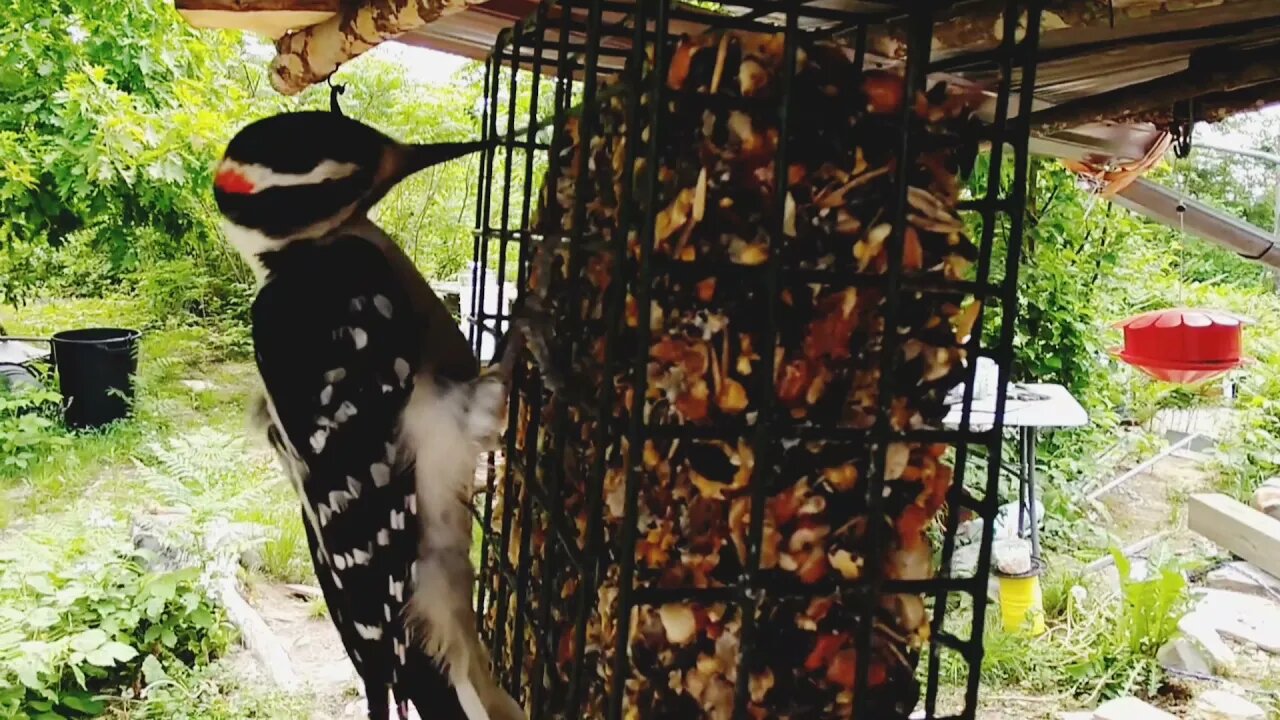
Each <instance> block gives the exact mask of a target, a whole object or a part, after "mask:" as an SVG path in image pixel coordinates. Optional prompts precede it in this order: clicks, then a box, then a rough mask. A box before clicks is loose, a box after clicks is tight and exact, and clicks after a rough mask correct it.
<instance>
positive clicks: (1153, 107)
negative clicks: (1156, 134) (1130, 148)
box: [1031, 51, 1280, 133]
mask: <svg viewBox="0 0 1280 720" xmlns="http://www.w3.org/2000/svg"><path fill="white" fill-rule="evenodd" d="M1277 78H1280V53H1276V52H1274V51H1272V52H1269V53H1267V54H1265V55H1260V56H1256V57H1254V58H1252V59H1245V58H1241V59H1240V61H1239V62H1238V63H1229V62H1222V63H1218V62H1215V63H1214V64H1213V67H1210V68H1204V69H1197V68H1195V67H1192V68H1190V69H1187V70H1184V71H1183V72H1180V73H1176V74H1173V75H1166V76H1164V77H1161V78H1157V79H1155V80H1151V81H1149V82H1144V83H1137V84H1134V85H1126V86H1124V87H1121V88H1117V89H1115V90H1111V91H1108V92H1104V93H1099V94H1097V95H1091V96H1088V97H1084V98H1081V99H1079V100H1074V101H1072V102H1067V103H1063V104H1061V105H1056V106H1054V107H1051V108H1048V109H1045V110H1041V111H1039V112H1035V113H1032V115H1031V127H1032V128H1033V129H1034V130H1035V131H1037V132H1040V133H1052V132H1055V131H1058V130H1066V129H1068V128H1071V127H1075V126H1078V125H1088V124H1091V123H1098V122H1102V121H1104V120H1110V121H1116V122H1123V121H1125V120H1126V119H1128V118H1130V117H1136V116H1141V115H1143V114H1149V113H1153V112H1168V111H1169V109H1170V108H1172V107H1173V106H1174V105H1175V104H1177V103H1179V102H1182V101H1184V100H1187V99H1190V98H1196V97H1200V96H1202V95H1210V94H1214V93H1234V92H1242V91H1247V90H1248V89H1249V88H1252V87H1254V86H1257V85H1264V84H1268V85H1269V84H1272V83H1274V82H1275V81H1276V79H1277Z"/></svg>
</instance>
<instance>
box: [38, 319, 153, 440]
mask: <svg viewBox="0 0 1280 720" xmlns="http://www.w3.org/2000/svg"><path fill="white" fill-rule="evenodd" d="M141 336H142V333H140V332H138V331H137V330H127V329H123V328H84V329H81V330H67V331H64V332H60V333H57V334H55V335H54V336H53V364H54V367H56V368H57V369H58V386H59V388H60V389H61V391H62V398H63V400H62V402H63V408H64V409H63V418H64V419H65V421H66V423H67V426H68V427H71V428H76V429H86V428H97V427H102V426H103V425H106V424H108V423H111V422H114V421H116V420H119V419H121V418H124V417H127V416H128V415H129V412H130V409H131V407H132V405H133V390H134V388H133V376H134V374H135V373H136V372H137V371H138V338H140V337H141Z"/></svg>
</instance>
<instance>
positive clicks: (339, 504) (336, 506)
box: [329, 490, 351, 513]
mask: <svg viewBox="0 0 1280 720" xmlns="http://www.w3.org/2000/svg"><path fill="white" fill-rule="evenodd" d="M350 497H351V496H349V495H347V493H346V492H345V491H343V490H333V491H331V492H330V493H329V504H330V505H332V506H333V511H334V512H335V513H339V512H342V511H343V510H346V509H347V500H349V499H350Z"/></svg>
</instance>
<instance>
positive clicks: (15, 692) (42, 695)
mask: <svg viewBox="0 0 1280 720" xmlns="http://www.w3.org/2000/svg"><path fill="white" fill-rule="evenodd" d="M95 535H96V537H93V538H90V537H87V536H81V537H74V538H68V537H66V536H65V535H61V536H60V535H58V534H51V535H49V536H48V537H44V538H40V539H35V538H31V540H32V541H31V542H29V543H27V544H26V545H25V546H24V547H23V548H22V549H21V550H17V549H13V550H6V551H4V552H3V553H2V554H0V600H3V603H2V604H0V715H3V716H4V717H11V718H41V719H46V718H50V719H51V718H64V717H66V718H74V717H85V716H96V715H99V714H101V713H102V711H103V709H104V701H107V700H109V699H110V698H111V697H112V696H116V695H119V694H120V693H122V692H124V693H128V692H131V689H132V688H134V687H144V686H145V685H146V684H148V683H150V682H152V681H153V680H154V679H156V678H157V677H159V676H162V675H163V674H164V673H165V668H182V667H187V666H190V665H193V664H204V663H207V662H209V660H210V658H212V657H213V656H215V655H216V654H218V653H220V652H222V651H223V650H224V649H225V647H226V643H227V641H228V639H229V634H228V631H227V628H226V626H225V624H224V622H223V621H222V619H221V616H220V613H219V611H218V609H217V608H216V607H215V606H214V605H213V603H212V602H211V600H210V599H209V597H208V596H207V595H206V594H205V592H204V591H203V590H202V589H201V587H200V586H199V585H198V584H197V579H198V576H199V570H198V569H192V570H180V571H176V572H169V573H149V572H146V571H145V570H144V569H143V558H140V557H139V556H137V555H135V553H134V551H133V548H132V547H130V546H129V545H128V543H127V542H124V541H123V540H115V541H106V542H104V539H103V537H102V536H101V535H102V534H101V533H95Z"/></svg>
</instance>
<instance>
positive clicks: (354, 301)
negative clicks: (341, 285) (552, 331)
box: [347, 297, 364, 312]
mask: <svg viewBox="0 0 1280 720" xmlns="http://www.w3.org/2000/svg"><path fill="white" fill-rule="evenodd" d="M347 307H349V308H351V312H360V311H361V310H363V309H364V298H362V297H353V298H351V302H349V303H347Z"/></svg>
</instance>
